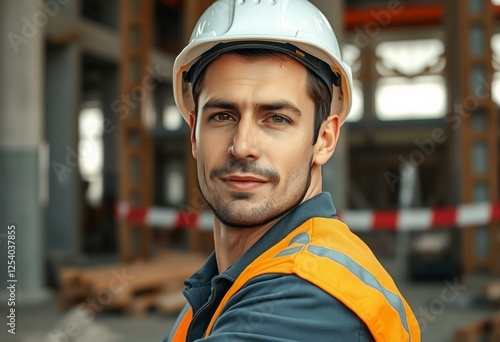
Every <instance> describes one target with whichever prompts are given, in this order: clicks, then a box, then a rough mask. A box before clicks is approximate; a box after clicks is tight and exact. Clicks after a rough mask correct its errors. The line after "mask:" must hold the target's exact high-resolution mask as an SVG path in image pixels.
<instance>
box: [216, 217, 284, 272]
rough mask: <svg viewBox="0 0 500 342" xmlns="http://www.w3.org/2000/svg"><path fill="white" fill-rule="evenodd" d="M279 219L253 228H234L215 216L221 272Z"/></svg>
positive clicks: (217, 254)
mask: <svg viewBox="0 0 500 342" xmlns="http://www.w3.org/2000/svg"><path fill="white" fill-rule="evenodd" d="M278 220H279V219H276V220H274V221H272V222H269V223H266V224H265V225H262V226H258V227H252V228H233V227H228V226H226V225H224V224H223V223H222V222H220V221H219V220H218V219H217V218H214V242H215V253H216V256H217V267H218V269H219V274H220V273H222V272H224V271H225V270H227V269H228V268H229V266H231V265H232V264H234V263H235V262H236V261H237V260H238V259H239V258H241V257H242V256H243V254H245V252H246V251H248V250H249V249H250V247H252V246H253V245H254V244H255V243H256V242H257V241H258V240H259V239H260V238H261V237H262V236H263V235H264V234H265V233H266V232H267V231H269V229H271V228H272V226H274V224H275V223H276V222H277V221H278Z"/></svg>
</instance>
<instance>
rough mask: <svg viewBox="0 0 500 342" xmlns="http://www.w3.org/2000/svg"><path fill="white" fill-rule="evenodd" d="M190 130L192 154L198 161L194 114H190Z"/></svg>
mask: <svg viewBox="0 0 500 342" xmlns="http://www.w3.org/2000/svg"><path fill="white" fill-rule="evenodd" d="M189 130H190V133H191V136H190V138H191V153H192V154H193V157H194V159H196V116H195V114H194V112H190V113H189Z"/></svg>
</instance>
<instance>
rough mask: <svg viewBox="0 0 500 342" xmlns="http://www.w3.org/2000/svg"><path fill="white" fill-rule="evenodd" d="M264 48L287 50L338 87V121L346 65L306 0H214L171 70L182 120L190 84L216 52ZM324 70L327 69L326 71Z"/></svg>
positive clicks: (346, 101) (346, 85)
mask: <svg viewBox="0 0 500 342" xmlns="http://www.w3.org/2000/svg"><path fill="white" fill-rule="evenodd" d="M238 48H269V49H272V50H277V51H281V52H284V53H287V54H288V55H290V56H292V57H293V58H295V59H297V60H298V61H300V62H302V63H303V64H304V65H305V66H307V67H308V68H309V69H310V70H312V71H313V72H315V73H316V74H317V75H318V76H319V77H320V78H321V79H322V80H323V81H324V82H326V83H329V86H328V88H329V89H330V90H331V91H332V88H333V86H339V85H340V86H341V87H342V94H343V99H342V107H341V109H340V112H339V113H338V114H339V116H340V121H341V123H343V122H344V121H345V119H346V117H347V115H348V114H349V111H350V109H351V101H352V95H351V94H352V91H351V88H352V74H351V68H350V67H349V66H348V65H347V64H345V63H344V62H342V59H341V54H340V48H339V44H338V41H337V38H336V36H335V33H334V32H333V29H332V27H331V25H330V23H329V22H328V20H327V19H326V18H325V16H324V15H323V13H321V12H320V11H319V10H318V9H317V8H316V7H315V6H314V5H313V4H311V3H310V2H309V1H307V0H217V1H216V2H215V3H213V4H212V5H211V6H210V7H209V8H208V9H207V10H206V11H205V13H204V14H203V15H202V16H201V18H200V19H199V20H198V23H197V24H196V26H195V28H194V30H193V33H192V35H191V39H190V41H189V44H188V45H187V46H186V47H185V48H184V50H182V52H181V53H180V54H179V56H177V58H176V60H175V63H174V70H173V84H174V98H175V102H176V104H177V106H178V107H179V110H180V112H181V114H182V116H183V117H184V119H185V120H186V121H188V119H189V113H190V112H191V111H193V110H194V101H193V95H192V84H191V83H194V81H195V80H196V79H197V77H198V76H199V74H200V73H201V72H202V70H203V69H204V68H205V67H206V66H207V65H208V64H209V63H210V62H211V61H212V60H213V59H215V58H216V57H217V56H218V55H219V54H220V53H222V52H225V51H230V50H234V49H238ZM325 69H326V70H325Z"/></svg>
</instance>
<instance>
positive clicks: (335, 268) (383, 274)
mask: <svg viewBox="0 0 500 342" xmlns="http://www.w3.org/2000/svg"><path fill="white" fill-rule="evenodd" d="M264 274H295V275H297V276H298V277H300V278H302V279H305V280H307V281H309V282H310V283H312V284H314V285H316V286H318V287H319V288H321V289H323V290H324V291H325V292H327V293H329V294H331V295H332V296H333V297H335V298H336V299H338V300H339V301H341V302H342V303H343V304H344V305H346V306H347V307H348V308H349V309H351V310H352V311H353V312H354V313H355V314H356V315H357V316H358V317H359V318H360V319H361V320H362V321H363V322H364V323H365V324H366V326H367V327H368V329H369V330H370V333H371V334H372V336H373V338H374V339H375V341H380V342H382V341H383V342H388V341H389V342H400V341H411V342H419V341H420V328H419V325H418V322H417V320H416V318H415V315H414V314H413V312H412V310H411V309H410V307H409V305H408V303H407V302H406V301H405V299H404V298H403V296H402V295H401V293H400V292H399V290H398V289H397V287H396V285H395V284H394V281H393V280H392V278H391V276H390V275H389V274H388V273H387V271H386V270H385V269H384V268H383V267H382V265H381V264H380V263H379V261H378V260H377V259H376V258H375V256H374V255H373V253H372V252H371V250H370V249H369V248H368V247H367V246H366V244H365V243H364V242H363V241H361V239H359V238H358V237H357V236H356V235H354V234H353V233H352V232H351V231H350V230H349V228H348V227H347V226H346V225H345V224H344V223H342V222H340V221H338V220H335V219H328V218H318V217H316V218H312V219H310V220H308V221H306V222H305V223H303V224H302V225H301V226H299V227H298V228H296V229H294V230H293V231H292V232H291V233H290V234H289V235H288V236H287V237H285V238H284V239H283V240H281V241H280V242H278V243H277V244H276V245H274V246H273V247H272V248H270V249H269V250H267V251H266V252H265V253H263V254H262V255H260V256H259V257H258V258H257V259H255V260H254V261H253V262H252V263H251V264H250V265H248V266H247V267H246V268H245V270H243V272H242V273H241V274H240V276H239V277H238V278H237V279H236V281H235V282H234V284H233V285H232V286H231V288H230V289H229V290H228V291H227V293H226V294H225V296H224V298H223V299H222V301H221V303H220V304H219V306H218V308H217V310H216V311H215V313H214V315H213V317H212V319H211V321H210V323H209V325H208V327H207V330H206V333H205V336H208V335H210V333H211V331H212V327H213V325H214V323H215V322H216V321H217V318H218V317H219V315H220V314H221V312H222V310H223V309H224V307H225V305H226V303H227V301H228V300H229V299H230V298H231V296H233V295H234V294H235V293H236V292H237V291H238V290H239V289H241V288H242V287H243V286H245V284H246V283H248V281H250V280H251V279H253V278H255V277H258V276H260V275H264ZM192 317H193V312H192V310H191V308H189V309H188V310H187V311H186V312H185V314H184V317H183V318H182V320H181V321H180V323H179V324H178V326H177V329H176V331H175V332H174V333H173V334H172V336H173V337H172V340H171V341H173V342H185V341H186V337H187V332H188V329H189V325H190V323H191V320H192Z"/></svg>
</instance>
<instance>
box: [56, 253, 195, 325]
mask: <svg viewBox="0 0 500 342" xmlns="http://www.w3.org/2000/svg"><path fill="white" fill-rule="evenodd" d="M204 260H205V257H204V256H203V255H201V254H195V253H181V252H164V253H162V254H160V255H158V256H157V257H155V258H154V259H151V260H146V261H136V262H133V263H129V264H116V265H108V266H99V267H92V268H74V267H69V268H64V269H62V270H61V271H60V272H59V277H58V282H59V289H60V292H59V303H58V306H59V307H60V308H61V309H67V308H69V307H72V306H74V305H77V304H80V305H84V306H85V307H86V308H87V309H88V310H90V311H92V312H93V313H94V314H96V313H99V312H101V311H104V310H122V311H123V312H124V313H125V314H127V315H130V316H140V315H143V314H144V313H146V312H147V311H148V310H150V309H157V310H158V311H160V312H163V313H167V314H171V313H175V312H178V311H180V310H181V309H182V307H183V306H184V304H185V299H184V296H183V295H182V289H183V280H184V279H186V278H188V277H189V276H191V275H192V274H193V273H194V272H196V270H197V269H198V268H199V267H200V266H201V265H202V264H203V262H204Z"/></svg>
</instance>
